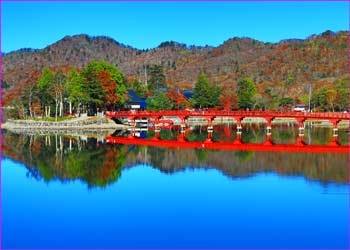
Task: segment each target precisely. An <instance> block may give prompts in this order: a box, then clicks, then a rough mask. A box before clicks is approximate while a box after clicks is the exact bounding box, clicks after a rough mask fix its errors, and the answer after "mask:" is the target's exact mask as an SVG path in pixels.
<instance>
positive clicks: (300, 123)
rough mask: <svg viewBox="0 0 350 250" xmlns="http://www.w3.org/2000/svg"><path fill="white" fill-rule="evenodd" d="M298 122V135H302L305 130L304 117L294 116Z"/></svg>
mask: <svg viewBox="0 0 350 250" xmlns="http://www.w3.org/2000/svg"><path fill="white" fill-rule="evenodd" d="M295 119H296V120H297V122H298V126H299V127H298V129H299V136H304V131H305V124H304V122H305V118H295Z"/></svg>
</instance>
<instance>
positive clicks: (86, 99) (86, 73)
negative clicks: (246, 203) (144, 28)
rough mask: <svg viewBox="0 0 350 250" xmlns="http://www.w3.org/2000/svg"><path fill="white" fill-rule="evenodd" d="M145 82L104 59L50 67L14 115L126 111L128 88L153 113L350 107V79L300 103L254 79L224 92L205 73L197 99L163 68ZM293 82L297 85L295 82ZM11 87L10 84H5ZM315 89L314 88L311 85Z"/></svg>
mask: <svg viewBox="0 0 350 250" xmlns="http://www.w3.org/2000/svg"><path fill="white" fill-rule="evenodd" d="M147 71H148V77H147V79H146V81H145V82H141V81H139V80H137V79H134V80H133V81H128V80H127V79H126V78H125V76H124V75H123V74H122V73H121V72H120V70H119V69H118V68H117V67H116V66H114V65H112V64H109V63H107V62H104V61H92V62H90V63H89V64H87V65H86V66H85V67H84V68H82V69H80V70H78V69H76V68H70V69H69V70H65V71H64V72H63V71H62V70H55V69H50V68H48V67H46V68H44V69H43V70H42V71H41V72H37V71H35V72H33V73H32V74H31V75H30V76H29V77H28V79H27V81H26V83H25V85H24V86H25V87H24V89H23V90H22V92H21V93H20V94H19V96H18V98H17V99H16V101H15V102H13V103H12V104H11V106H12V109H11V116H12V117H16V118H28V117H31V118H33V117H38V116H41V117H54V118H55V120H57V119H58V118H59V117H62V116H64V115H65V114H67V113H69V114H72V113H78V114H79V113H87V114H88V115H94V114H96V113H97V112H101V111H105V110H116V109H121V108H126V104H127V101H128V100H129V96H128V90H129V89H133V90H134V91H135V92H136V93H137V95H139V96H140V97H143V98H146V103H147V109H149V110H170V109H186V108H199V109H202V108H217V109H223V110H232V109H234V110H237V109H250V110H253V109H260V110H283V109H285V108H286V107H289V108H290V107H291V106H293V105H294V104H296V103H299V102H301V103H305V104H307V103H310V105H311V107H312V108H313V110H315V111H343V110H347V109H348V103H349V102H348V96H349V88H348V84H347V83H348V79H347V78H344V79H342V80H337V81H335V83H334V84H333V85H330V84H328V85H327V84H326V85H324V86H323V87H319V88H317V89H315V90H314V91H313V92H312V94H311V93H310V94H309V95H307V94H306V95H304V96H300V97H298V98H297V99H295V98H292V97H290V96H286V95H284V94H283V93H282V94H281V93H276V92H275V90H274V88H272V87H267V88H265V89H263V90H260V91H259V90H258V85H257V84H256V83H255V82H254V81H253V80H252V79H251V78H242V79H239V80H238V82H237V84H236V86H235V88H234V87H233V86H232V87H230V88H223V87H221V86H220V85H219V83H213V82H210V81H209V80H208V77H207V76H206V74H205V73H201V74H200V75H199V76H198V78H197V81H196V82H195V84H194V87H193V96H192V98H189V99H188V98H186V97H185V96H184V95H183V93H182V91H181V90H179V89H167V88H166V77H165V74H164V70H163V67H162V66H160V65H151V66H149V65H148V66H147ZM290 82H291V83H290V84H293V82H292V80H291V81H290ZM2 86H3V87H7V84H6V82H2ZM310 88H311V86H310Z"/></svg>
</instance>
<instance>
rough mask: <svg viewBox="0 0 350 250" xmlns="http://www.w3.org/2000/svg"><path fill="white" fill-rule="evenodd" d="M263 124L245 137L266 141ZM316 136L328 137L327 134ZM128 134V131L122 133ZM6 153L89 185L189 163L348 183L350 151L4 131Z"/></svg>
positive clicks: (196, 137) (233, 173)
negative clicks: (231, 147) (185, 145)
mask: <svg viewBox="0 0 350 250" xmlns="http://www.w3.org/2000/svg"><path fill="white" fill-rule="evenodd" d="M261 131H262V129H261V127H259V126H258V127H256V128H255V127H254V126H248V127H247V128H246V133H245V132H244V131H243V132H244V133H243V135H242V139H243V141H248V142H250V143H252V142H260V141H262V142H263V139H262V138H264V137H266V135H263V134H262V133H263V132H261ZM143 133H144V135H143V137H144V138H145V139H146V138H148V139H151V138H152V137H153V136H154V134H155V133H154V131H149V132H143ZM179 133H180V132H179V131H178V130H176V131H166V130H164V131H163V132H162V131H161V132H160V138H159V139H164V138H165V139H167V140H169V139H170V140H172V139H174V140H175V139H176V138H177V136H178V134H179ZM320 133H322V132H320V131H318V132H317V138H318V139H317V138H312V141H313V142H314V141H316V142H320V143H322V142H323V141H327V140H328V138H329V137H328V132H327V130H326V132H324V133H325V134H326V135H325V136H324V137H319V135H320ZM119 135H120V136H125V135H126V134H125V132H123V133H121V134H119ZM207 135H208V132H207V131H206V129H203V127H197V128H195V129H193V130H192V131H191V132H190V133H189V134H187V136H186V139H187V140H188V141H203V140H205V138H207ZM235 135H236V132H235V128H232V127H228V128H226V129H222V128H221V127H220V129H218V128H215V126H214V131H213V140H214V141H222V140H223V141H225V142H227V141H234V139H235ZM296 136H297V131H295V130H291V131H289V132H286V131H283V130H281V131H278V130H275V132H274V131H273V134H272V137H273V140H274V141H278V142H285V141H287V142H294V141H295V138H296ZM311 136H313V134H311ZM244 138H245V139H244ZM2 139H3V141H2V143H3V145H2V147H3V155H4V156H5V157H9V158H11V159H13V160H16V161H20V162H22V163H23V164H24V165H25V167H26V168H27V169H28V176H31V177H34V178H36V179H38V180H40V179H43V180H44V181H46V182H50V181H52V180H59V181H61V182H69V181H74V180H80V181H82V182H84V183H87V185H88V187H105V186H107V185H109V184H112V183H115V182H116V181H117V180H118V179H119V177H120V176H121V174H122V170H123V168H130V167H133V166H136V165H138V164H140V163H141V164H147V165H149V166H152V167H154V168H157V169H159V170H160V171H162V172H164V173H174V172H177V171H183V170H185V169H188V168H193V169H195V168H204V169H211V168H215V169H218V170H219V171H221V172H222V173H224V174H225V175H227V176H230V177H232V178H235V177H249V176H252V175H254V174H257V173H261V172H275V173H278V174H280V175H289V176H304V177H305V178H307V179H309V180H315V181H319V182H322V183H324V184H327V183H330V182H333V183H339V184H343V183H347V182H348V176H349V173H348V168H347V160H348V155H347V154H338V153H283V152H280V153H276V152H252V151H221V150H204V149H182V148H176V149H171V148H165V147H146V146H135V145H132V146H129V145H111V144H105V143H102V142H98V140H97V139H94V138H85V139H82V138H79V137H75V138H73V137H69V136H59V135H53V136H35V135H19V134H14V133H11V132H7V131H3V138H2ZM339 140H340V142H341V143H347V142H348V136H347V134H346V133H343V132H341V131H339Z"/></svg>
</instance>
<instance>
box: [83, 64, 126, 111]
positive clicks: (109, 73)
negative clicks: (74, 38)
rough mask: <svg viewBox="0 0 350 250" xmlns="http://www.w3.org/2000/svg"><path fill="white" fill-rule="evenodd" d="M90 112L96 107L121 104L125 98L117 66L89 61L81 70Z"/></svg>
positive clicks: (124, 85)
mask: <svg viewBox="0 0 350 250" xmlns="http://www.w3.org/2000/svg"><path fill="white" fill-rule="evenodd" d="M81 76H82V78H83V81H84V91H85V93H86V95H87V97H88V106H89V111H90V113H96V111H97V108H99V107H102V106H104V107H106V105H105V104H107V106H110V105H123V104H124V103H125V101H126V99H127V87H126V84H125V79H124V77H123V75H122V74H121V72H120V71H119V70H118V68H117V67H115V66H114V65H111V64H109V63H106V62H104V61H93V62H90V63H89V64H88V65H87V66H86V67H85V68H84V69H83V70H82V71H81Z"/></svg>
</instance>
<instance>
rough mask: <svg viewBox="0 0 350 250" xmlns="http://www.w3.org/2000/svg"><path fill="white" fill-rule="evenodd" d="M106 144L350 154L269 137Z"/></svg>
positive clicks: (332, 145) (137, 140)
mask: <svg viewBox="0 0 350 250" xmlns="http://www.w3.org/2000/svg"><path fill="white" fill-rule="evenodd" d="M106 142H107V143H112V144H127V145H128V144H130V145H143V146H154V147H170V148H197V149H216V150H242V151H246V150H249V151H271V152H313V153H350V147H349V146H339V145H338V144H337V143H336V142H332V143H330V144H328V145H307V144H304V143H303V142H302V140H300V139H298V141H297V143H296V144H273V143H272V140H271V137H268V139H267V140H266V142H265V143H263V144H250V143H242V142H241V140H240V139H236V140H235V141H234V142H231V143H229V142H212V141H211V140H210V138H208V139H207V140H206V141H204V142H188V141H185V140H184V139H183V138H181V137H180V138H179V139H178V140H160V139H159V138H157V137H154V138H153V139H151V140H146V139H140V138H136V137H133V136H130V137H116V136H107V137H106Z"/></svg>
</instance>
